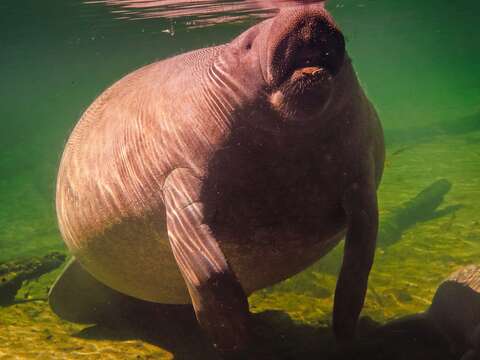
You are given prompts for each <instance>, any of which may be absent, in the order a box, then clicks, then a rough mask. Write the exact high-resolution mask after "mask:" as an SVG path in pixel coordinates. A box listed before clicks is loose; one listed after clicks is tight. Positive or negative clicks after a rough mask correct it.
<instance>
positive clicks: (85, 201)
mask: <svg viewBox="0 0 480 360" xmlns="http://www.w3.org/2000/svg"><path fill="white" fill-rule="evenodd" d="M383 162H384V143H383V135H382V129H381V125H380V123H379V119H378V117H377V114H376V111H375V109H374V107H373V105H372V104H371V102H370V101H369V100H368V98H367V96H366V95H365V93H364V91H363V90H362V88H361V86H360V84H359V81H358V80H357V77H356V74H355V71H354V69H353V67H352V63H351V60H350V58H349V56H348V55H347V54H346V50H345V40H344V37H343V35H342V33H341V31H340V30H339V29H338V27H337V25H336V24H335V23H334V20H333V19H332V17H331V15H330V14H329V13H328V12H327V10H326V9H325V8H324V6H323V4H316V5H304V6H295V7H286V8H282V9H281V10H280V11H279V13H278V14H277V15H276V16H275V17H273V18H271V19H267V20H265V21H263V22H261V23H258V24H257V25H255V26H252V27H251V28H249V29H248V30H247V31H245V32H244V33H242V34H241V35H239V36H238V37H236V38H235V39H233V40H232V41H231V42H229V43H227V44H224V45H219V46H213V47H209V48H204V49H200V50H195V51H191V52H187V53H184V54H181V55H178V56H175V57H172V58H169V59H166V60H162V61H159V62H156V63H153V64H151V65H147V66H145V67H142V68H140V69H138V70H136V71H134V72H132V73H131V74H129V75H127V76H125V77H124V78H122V79H120V80H119V81H118V82H116V83H115V84H114V85H112V86H111V87H110V88H108V89H107V90H106V91H105V92H103V93H102V94H101V95H100V96H99V97H98V98H97V99H96V100H95V101H94V102H93V104H92V105H91V106H90V107H89V108H88V109H87V110H86V111H85V113H84V114H83V115H82V117H81V118H80V120H79V122H78V123H77V125H76V127H75V128H74V130H73V132H72V134H71V135H70V138H69V140H68V142H67V144H66V146H65V150H64V153H63V156H62V159H61V163H60V168H59V172H58V179H57V190H56V191H57V192H56V210H57V216H58V222H59V227H60V231H61V233H62V236H63V239H64V241H65V243H66V245H67V246H68V248H69V250H70V252H71V253H72V254H73V256H74V261H73V262H71V263H70V265H69V267H68V268H67V269H66V270H65V271H64V273H63V274H62V276H61V277H60V278H59V279H58V281H57V282H56V284H55V285H54V286H53V287H52V290H51V292H50V304H51V306H52V308H53V311H54V312H56V313H57V314H58V315H60V316H61V317H63V318H65V319H70V320H76V321H82V320H88V321H91V320H92V319H94V318H95V316H94V314H92V313H88V312H89V311H92V307H95V308H96V309H97V307H96V305H95V306H93V305H92V306H88V304H95V302H97V303H99V304H100V303H101V304H103V305H105V302H107V303H108V300H106V299H108V296H109V293H111V294H112V297H113V298H114V299H115V301H114V303H117V300H118V301H120V300H121V298H122V296H128V297H131V298H136V299H141V300H146V301H149V302H154V303H159V304H190V303H191V304H192V305H193V309H194V311H195V314H196V317H197V320H198V322H199V324H200V327H201V328H202V329H203V331H204V332H205V333H206V334H207V336H208V337H209V338H210V339H211V341H212V343H213V344H214V346H215V347H216V348H217V349H218V350H219V351H220V352H225V353H230V352H234V353H235V352H239V351H242V350H243V349H246V348H248V344H249V339H250V338H251V335H250V330H249V328H250V326H249V308H248V301H247V296H248V295H249V294H251V293H252V292H254V291H255V290H258V289H262V288H265V287H267V286H270V285H272V284H275V283H277V282H279V281H282V280H284V279H286V278H288V277H290V276H292V275H294V274H296V273H298V272H299V271H301V270H303V269H305V268H306V267H307V266H309V265H311V264H312V263H314V262H315V261H316V260H318V259H319V258H321V257H322V256H323V255H324V254H326V253H327V252H328V251H329V250H331V249H332V248H333V247H334V246H335V245H336V244H337V243H338V242H339V241H340V240H341V239H342V238H343V237H344V236H345V239H346V240H345V250H344V255H343V264H342V267H341V271H340V274H339V277H338V282H337V286H336V291H335V300H334V306H333V328H334V332H335V335H336V338H337V340H338V341H339V342H340V343H348V342H349V341H350V340H351V339H352V338H353V336H354V332H355V326H356V323H357V318H358V315H359V313H360V310H361V308H362V306H363V302H364V297H365V292H366V287H367V282H368V276H369V271H370V268H371V266H372V262H373V258H374V250H375V242H376V235H377V227H378V210H377V197H376V189H377V186H378V184H379V182H380V178H381V175H382V171H383ZM77 284H80V285H78V286H79V287H80V288H81V289H85V290H84V291H79V290H78V288H77ZM97 290H98V299H95V296H97V295H96V294H97ZM110 290H111V291H110ZM72 294H75V296H73V297H72ZM86 304H87V305H86ZM107 305H108V304H107ZM76 306H77V308H75V307H76Z"/></svg>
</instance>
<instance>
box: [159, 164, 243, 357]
mask: <svg viewBox="0 0 480 360" xmlns="http://www.w3.org/2000/svg"><path fill="white" fill-rule="evenodd" d="M200 186H201V182H200V180H199V179H198V178H196V177H195V176H193V175H192V174H191V172H190V171H189V170H188V169H185V168H181V169H176V170H174V171H173V172H172V173H171V174H170V175H169V176H168V178H167V180H166V182H165V186H164V197H165V206H166V212H167V227H168V235H169V239H170V244H171V247H172V251H173V254H174V256H175V259H176V260H177V263H178V266H179V268H180V270H181V272H182V275H183V278H184V279H185V282H186V284H187V287H188V290H189V293H190V296H191V298H192V304H193V307H194V309H195V314H196V316H197V320H198V322H199V324H200V326H201V327H202V329H203V330H204V331H205V332H206V333H207V335H208V336H209V337H210V339H211V340H212V342H213V344H214V346H215V347H216V348H217V349H218V350H219V351H220V352H224V353H236V352H239V351H241V350H243V349H245V348H246V346H247V342H248V326H247V323H248V320H249V310H248V301H247V297H246V295H245V292H244V291H243V288H242V286H241V285H240V283H239V281H238V280H237V278H236V276H235V274H234V273H233V271H232V270H231V268H230V267H229V265H228V263H227V260H226V259H225V256H224V255H223V253H222V251H221V249H220V247H219V245H218V243H217V241H216V239H215V238H214V236H213V234H212V232H211V230H210V228H209V226H208V225H207V224H205V223H204V214H203V204H202V203H201V202H200V201H199V192H200Z"/></svg>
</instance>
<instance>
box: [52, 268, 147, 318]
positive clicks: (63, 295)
mask: <svg viewBox="0 0 480 360" xmlns="http://www.w3.org/2000/svg"><path fill="white" fill-rule="evenodd" d="M48 301H49V303H50V307H51V308H52V310H53V312H54V313H55V314H57V315H58V316H59V317H61V318H62V319H64V320H68V321H71V322H76V323H83V324H98V323H106V322H112V321H115V322H117V321H118V320H120V319H121V318H122V317H123V316H125V314H127V313H128V309H129V308H131V307H132V306H133V305H134V304H135V303H137V302H142V301H141V300H137V299H134V298H131V297H130V296H127V295H124V294H122V293H120V292H118V291H116V290H113V289H111V288H109V287H108V286H106V285H104V284H102V283H101V282H99V281H98V280H96V279H95V278H94V277H93V276H92V275H90V274H89V273H88V272H87V271H85V270H84V269H83V268H82V266H81V265H80V263H79V262H78V261H77V260H75V259H72V260H70V262H69V263H68V264H67V266H66V267H65V269H64V270H63V272H62V274H61V275H60V276H59V277H58V279H57V280H56V281H55V283H54V284H53V286H52V287H51V289H50V292H49V294H48Z"/></svg>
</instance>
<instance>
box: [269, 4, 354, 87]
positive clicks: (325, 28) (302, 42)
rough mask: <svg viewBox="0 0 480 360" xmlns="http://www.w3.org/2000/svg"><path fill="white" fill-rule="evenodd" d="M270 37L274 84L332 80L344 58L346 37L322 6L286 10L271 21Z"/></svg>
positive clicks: (272, 83) (270, 76)
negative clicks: (312, 9)
mask: <svg viewBox="0 0 480 360" xmlns="http://www.w3.org/2000/svg"><path fill="white" fill-rule="evenodd" d="M282 20H283V22H284V23H285V24H282V23H279V21H282ZM275 26H279V28H275ZM269 40H270V51H269V55H270V56H269V58H270V61H269V78H270V80H271V85H273V87H278V86H280V85H281V84H282V83H284V82H285V81H288V80H291V81H296V80H308V81H310V82H312V80H319V81H326V80H331V79H332V78H333V77H335V75H336V74H338V72H339V71H340V69H341V67H342V65H343V62H344V58H345V39H344V37H343V35H342V33H341V32H340V31H339V30H338V29H337V27H336V26H335V24H334V23H333V20H332V19H331V17H330V16H329V15H328V13H327V12H326V11H325V10H319V11H308V10H302V9H299V10H291V11H290V12H287V13H286V14H285V15H284V16H281V17H280V19H279V20H277V19H276V21H275V23H273V24H272V33H271V35H270V39H269Z"/></svg>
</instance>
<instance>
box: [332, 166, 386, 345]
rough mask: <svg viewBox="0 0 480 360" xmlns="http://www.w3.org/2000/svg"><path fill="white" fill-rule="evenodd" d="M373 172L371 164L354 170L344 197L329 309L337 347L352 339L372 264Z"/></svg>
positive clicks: (374, 230)
mask: <svg viewBox="0 0 480 360" xmlns="http://www.w3.org/2000/svg"><path fill="white" fill-rule="evenodd" d="M359 164H360V165H361V162H360V161H359ZM352 171H355V169H352ZM374 171H375V168H374V165H373V161H372V162H371V163H369V164H366V165H365V166H364V167H362V168H360V169H357V171H356V173H357V174H358V177H356V176H353V178H354V179H356V180H357V181H356V182H355V183H353V184H349V185H348V186H346V191H345V193H344V199H343V207H344V210H345V214H346V216H347V235H346V238H345V249H344V254H343V262H342V267H341V270H340V274H339V277H338V281H337V287H336V290H335V300H334V305H333V330H334V333H335V337H336V339H337V341H338V342H339V343H350V342H351V341H352V340H353V338H354V336H355V329H356V325H357V321H358V316H359V314H360V311H361V309H362V307H363V302H364V300H365V293H366V291H367V284H368V276H369V273H370V269H371V267H372V264H373V258H374V253H375V244H376V239H377V230H378V207H377V196H376V186H375V176H374Z"/></svg>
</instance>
